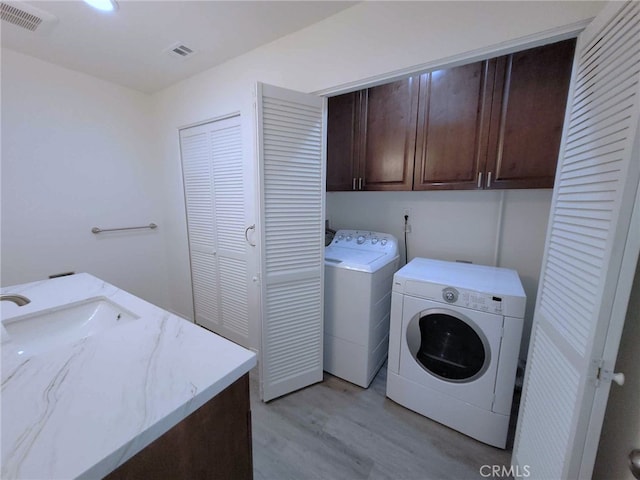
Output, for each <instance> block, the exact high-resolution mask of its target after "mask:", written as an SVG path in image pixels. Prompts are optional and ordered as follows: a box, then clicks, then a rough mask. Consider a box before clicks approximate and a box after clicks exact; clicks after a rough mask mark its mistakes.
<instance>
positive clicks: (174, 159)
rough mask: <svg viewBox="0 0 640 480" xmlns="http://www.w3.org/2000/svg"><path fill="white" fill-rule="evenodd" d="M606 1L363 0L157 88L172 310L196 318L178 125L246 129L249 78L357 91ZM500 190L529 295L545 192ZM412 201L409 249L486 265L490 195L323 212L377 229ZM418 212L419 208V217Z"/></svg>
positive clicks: (508, 244)
mask: <svg viewBox="0 0 640 480" xmlns="http://www.w3.org/2000/svg"><path fill="white" fill-rule="evenodd" d="M601 8H602V3H600V2H363V3H360V4H358V5H356V6H354V7H352V8H350V9H348V10H345V11H344V12H341V13H339V14H337V15H334V16H333V17H330V18H328V19H326V20H324V21H322V22H319V23H317V24H315V25H312V26H310V27H308V28H306V29H303V30H301V31H299V32H297V33H294V34H292V35H289V36H287V37H284V38H282V39H280V40H277V41H275V42H273V43H271V44H268V45H265V46H263V47H261V48H258V49H256V50H253V51H252V52H249V53H247V54H245V55H242V56H240V57H237V58H235V59H233V60H230V61H228V62H226V63H225V64H223V65H221V66H219V67H216V68H213V69H211V70H208V71H206V72H204V73H202V74H200V75H197V76H195V77H192V78H190V79H188V80H186V81H183V82H181V83H179V84H176V85H174V86H172V87H170V88H168V89H166V90H164V91H162V92H160V93H159V94H157V95H155V100H156V108H157V111H156V118H157V120H158V124H157V128H158V133H157V135H158V138H159V139H160V140H161V149H162V160H163V161H164V165H165V173H166V184H165V195H166V203H165V210H166V212H167V217H166V218H167V229H168V233H167V234H168V240H167V245H169V246H170V249H169V251H168V268H169V271H170V272H171V275H170V278H171V294H172V297H171V302H172V305H173V307H174V310H176V311H178V312H180V313H182V314H183V315H191V313H190V312H191V308H192V307H191V290H190V285H189V263H188V248H187V242H186V233H185V232H186V226H185V219H184V199H183V193H182V184H181V172H180V152H179V145H178V134H177V129H178V128H179V127H180V126H184V125H188V124H192V123H196V122H201V121H203V120H204V119H209V118H214V117H218V116H222V115H226V114H228V113H230V112H234V111H240V110H241V111H242V112H243V114H244V117H243V118H244V122H243V128H244V129H245V131H247V130H250V129H251V128H252V120H251V108H250V104H247V102H248V101H249V100H250V97H249V95H250V91H251V86H252V84H253V82H255V81H256V80H259V81H262V82H266V83H271V84H275V85H278V86H282V87H286V88H292V89H296V90H300V91H305V92H315V91H326V90H335V89H336V87H339V86H341V85H348V86H349V88H353V86H354V85H357V84H366V83H367V82H370V81H373V80H376V79H379V78H380V77H382V76H386V75H387V74H389V73H390V72H397V71H401V70H406V69H408V68H411V67H413V66H424V65H426V64H431V65H433V64H438V63H439V62H441V63H443V64H444V63H449V62H450V61H451V60H452V59H453V58H455V59H458V60H459V59H460V58H462V57H465V56H468V57H469V58H470V57H473V56H476V55H478V52H479V51H488V50H495V51H498V50H500V49H502V48H507V47H513V46H514V45H516V44H518V45H523V46H528V45H529V44H530V43H529V42H531V41H532V37H531V36H536V35H537V36H540V35H539V34H540V32H547V31H550V30H552V29H556V28H559V27H562V26H566V25H571V24H574V23H575V22H580V21H584V20H586V19H589V18H591V17H593V16H595V14H596V13H597V12H598V11H599V10H600V9H601ZM550 35H552V33H551V32H550V33H546V34H542V36H550ZM506 198H507V206H506V207H505V223H504V231H503V234H502V240H503V246H502V249H501V251H500V264H501V265H505V266H511V267H512V268H517V269H518V270H519V271H520V273H521V275H522V276H523V277H524V278H523V280H524V283H525V287H526V288H527V292H528V293H529V294H530V297H531V299H530V301H531V302H532V301H533V299H534V298H535V285H536V284H537V279H538V274H539V263H540V258H541V252H542V248H543V243H544V230H545V228H546V221H547V214H548V210H549V201H550V192H548V191H546V192H545V191H535V192H530V193H526V192H525V193H519V192H509V193H508V194H507V196H506ZM370 200H371V201H375V202H376V203H377V204H378V207H379V208H380V210H379V211H384V212H388V215H390V217H389V219H388V220H382V221H381V220H380V219H378V216H377V215H375V214H374V211H375V209H374V208H371V204H370V203H368V202H369V201H370ZM414 202H415V207H414V213H415V215H416V221H415V222H414V225H415V226H414V233H413V234H412V239H413V240H412V241H413V243H414V244H415V245H421V244H422V245H425V247H424V249H423V250H418V249H416V250H415V251H416V254H417V253H418V252H425V254H426V253H428V254H431V256H439V257H448V256H455V257H456V258H458V257H462V256H464V257H466V258H470V259H472V260H477V261H478V262H483V263H486V262H487V261H489V260H491V259H492V258H493V256H492V255H493V254H492V252H493V250H494V242H495V238H496V237H495V220H496V212H497V208H498V203H499V195H498V194H496V193H495V192H466V193H465V192H440V193H438V192H433V193H424V194H420V193H417V192H416V193H414V192H410V193H409V192H407V193H405V194H391V193H375V194H366V193H360V194H345V195H342V194H334V195H329V199H328V204H327V207H328V208H327V212H328V215H329V216H330V217H336V223H338V217H339V218H340V222H344V226H354V225H352V223H353V222H354V221H356V220H357V219H359V218H360V217H359V215H361V214H362V215H365V216H366V218H368V219H371V221H370V222H366V224H365V222H361V223H360V222H358V223H359V224H360V225H362V226H363V227H365V228H372V229H373V228H374V227H375V225H381V226H382V228H381V229H383V230H384V229H389V230H391V232H392V233H393V232H394V231H395V232H397V224H398V222H400V221H401V215H402V213H400V216H398V212H397V210H396V207H395V206H393V205H395V204H397V206H398V208H402V207H404V206H405V205H408V204H409V203H411V204H413V203H414ZM400 205H402V207H400ZM452 205H453V206H454V207H455V208H454V211H455V213H456V219H455V222H454V221H453V220H452V221H451V222H449V221H445V220H446V214H445V213H443V212H445V209H444V208H443V207H451V206H452ZM409 206H411V205H409ZM422 208H425V209H426V213H424V214H423V215H421V216H420V217H418V211H419V210H421V209H422ZM523 215H530V216H531V217H532V218H533V219H534V220H533V221H530V220H529V219H528V218H526V217H522V216H523ZM434 218H436V219H438V223H439V225H440V227H442V226H443V225H444V228H440V230H439V233H438V234H437V235H436V234H435V233H434V231H433V230H430V229H429V226H428V225H429V223H430V222H431V221H432V220H433V219H434ZM374 222H375V223H374ZM465 225H480V226H479V227H478V228H479V229H480V230H479V231H477V230H474V229H469V230H468V231H469V232H470V233H471V235H466V238H463V237H462V236H460V235H458V233H459V230H460V229H465V228H467V227H464V226H465ZM338 226H340V225H338ZM392 226H393V227H392ZM391 227H392V228H391ZM416 229H417V231H416ZM538 229H539V230H540V231H538ZM526 232H533V233H531V235H528V233H526ZM423 235H424V238H421V237H422V236H423ZM523 235H525V238H524V240H525V243H524V244H523ZM412 255H413V253H412ZM530 311H531V308H530V309H529V315H530ZM525 353H526V352H525ZM523 355H524V353H523Z"/></svg>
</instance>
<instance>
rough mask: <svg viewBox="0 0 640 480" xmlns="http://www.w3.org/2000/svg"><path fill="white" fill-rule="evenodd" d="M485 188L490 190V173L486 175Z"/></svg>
mask: <svg viewBox="0 0 640 480" xmlns="http://www.w3.org/2000/svg"><path fill="white" fill-rule="evenodd" d="M487 188H491V172H489V173H488V174H487Z"/></svg>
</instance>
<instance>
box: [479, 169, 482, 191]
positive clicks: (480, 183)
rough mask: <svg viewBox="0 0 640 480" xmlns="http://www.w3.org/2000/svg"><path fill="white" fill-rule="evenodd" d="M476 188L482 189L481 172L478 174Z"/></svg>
mask: <svg viewBox="0 0 640 480" xmlns="http://www.w3.org/2000/svg"><path fill="white" fill-rule="evenodd" d="M478 188H482V172H478Z"/></svg>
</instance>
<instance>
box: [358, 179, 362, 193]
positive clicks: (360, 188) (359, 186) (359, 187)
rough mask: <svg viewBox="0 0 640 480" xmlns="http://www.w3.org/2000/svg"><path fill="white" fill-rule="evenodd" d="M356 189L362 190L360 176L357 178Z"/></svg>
mask: <svg viewBox="0 0 640 480" xmlns="http://www.w3.org/2000/svg"><path fill="white" fill-rule="evenodd" d="M358 190H362V177H360V178H358Z"/></svg>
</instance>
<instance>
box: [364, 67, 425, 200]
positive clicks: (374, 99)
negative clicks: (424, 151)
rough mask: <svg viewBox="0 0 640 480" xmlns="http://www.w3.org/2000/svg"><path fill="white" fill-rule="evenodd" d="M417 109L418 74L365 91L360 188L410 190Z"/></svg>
mask: <svg viewBox="0 0 640 480" xmlns="http://www.w3.org/2000/svg"><path fill="white" fill-rule="evenodd" d="M417 112H418V77H410V78H406V79H403V80H399V81H397V82H393V83H388V84H386V85H380V86H378V87H374V88H369V89H367V90H366V91H365V94H364V96H363V98H362V117H361V118H362V129H361V132H362V134H361V142H362V143H361V147H360V148H361V158H362V159H363V162H362V163H363V165H362V170H361V171H362V172H363V174H364V175H363V177H364V178H363V180H362V186H361V187H362V188H361V190H411V185H412V183H413V163H414V162H413V161H414V155H415V145H416V121H417Z"/></svg>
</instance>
